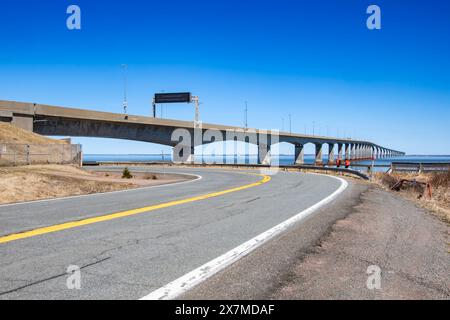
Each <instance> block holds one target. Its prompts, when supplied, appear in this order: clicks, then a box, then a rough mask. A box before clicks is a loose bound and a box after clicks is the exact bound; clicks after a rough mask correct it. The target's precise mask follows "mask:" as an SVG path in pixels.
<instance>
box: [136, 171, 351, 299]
mask: <svg viewBox="0 0 450 320" xmlns="http://www.w3.org/2000/svg"><path fill="white" fill-rule="evenodd" d="M327 177H331V178H334V179H337V180H339V181H340V182H341V185H340V187H339V188H338V189H337V190H336V191H334V192H333V193H332V194H331V195H329V196H328V197H326V198H324V199H322V200H321V201H319V202H317V203H316V204H314V205H312V206H311V207H309V208H308V209H305V210H303V211H301V212H299V213H297V214H296V215H295V216H293V217H291V218H289V219H287V220H285V221H284V222H282V223H280V224H278V225H277V226H275V227H273V228H271V229H269V230H267V231H265V232H263V233H261V234H259V235H257V236H256V237H254V238H253V239H250V240H249V241H247V242H245V243H243V244H241V245H239V246H238V247H236V248H234V249H232V250H230V251H228V252H226V253H224V254H223V255H221V256H220V257H218V258H216V259H214V260H211V261H209V262H207V263H205V264H204V265H202V266H200V267H198V268H197V269H195V270H193V271H191V272H189V273H187V274H185V275H184V276H181V277H180V278H178V279H176V280H174V281H172V282H170V283H168V284H167V285H165V286H163V287H161V288H159V289H157V290H155V291H153V292H151V293H149V294H148V295H146V296H144V297H142V298H140V299H139V300H170V299H174V298H176V297H177V296H180V295H181V294H183V293H185V292H186V291H188V290H190V289H192V288H193V287H195V286H196V285H198V284H199V283H201V282H203V281H205V280H206V279H208V278H209V277H211V276H213V275H214V274H216V273H218V272H219V271H221V270H223V269H225V268H226V267H228V266H229V265H231V264H233V263H234V262H236V261H238V260H239V259H241V258H242V257H244V256H246V255H248V254H249V253H250V252H252V251H253V250H255V249H256V248H258V247H259V246H261V245H263V244H264V243H266V242H267V241H269V240H270V239H272V238H273V237H275V236H277V235H279V234H280V233H282V232H283V231H285V230H286V229H287V228H289V227H290V226H292V225H293V224H295V223H297V222H299V221H301V220H303V219H304V218H306V217H307V216H309V215H310V214H312V213H313V212H314V211H316V210H317V209H319V208H320V207H322V206H324V205H326V204H328V203H330V202H331V201H333V200H334V199H335V198H336V197H337V196H338V195H339V194H340V193H342V192H343V191H344V190H345V189H347V187H348V182H347V181H346V180H344V179H342V178H339V177H333V176H327Z"/></svg>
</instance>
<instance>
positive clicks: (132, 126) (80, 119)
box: [0, 100, 404, 165]
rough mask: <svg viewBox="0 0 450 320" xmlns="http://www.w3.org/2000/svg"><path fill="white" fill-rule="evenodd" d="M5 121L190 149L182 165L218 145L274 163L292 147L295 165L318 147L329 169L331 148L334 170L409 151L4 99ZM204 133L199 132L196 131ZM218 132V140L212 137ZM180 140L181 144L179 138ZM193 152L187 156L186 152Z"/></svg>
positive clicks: (0, 111)
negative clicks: (251, 147)
mask: <svg viewBox="0 0 450 320" xmlns="http://www.w3.org/2000/svg"><path fill="white" fill-rule="evenodd" d="M0 121H6V122H11V123H12V124H13V125H15V126H17V127H20V128H23V129H26V130H29V131H33V132H35V133H38V134H42V135H47V136H72V137H98V138H113V139H126V140H135V141H145V142H151V143H158V144H162V145H167V146H172V147H175V146H180V145H182V146H183V145H185V146H186V147H187V148H182V149H174V152H176V153H178V158H179V159H181V162H191V161H193V155H194V147H195V146H197V145H201V144H208V143H212V142H217V141H222V140H223V141H225V140H235V141H244V142H248V143H254V144H256V145H257V146H258V162H259V163H264V164H267V163H270V149H271V146H272V144H273V143H278V142H288V143H291V144H293V145H294V146H295V163H296V164H303V163H304V146H305V145H306V144H307V143H312V144H314V145H315V159H316V160H315V162H316V164H317V165H321V164H323V160H322V154H323V146H324V145H327V146H328V148H327V150H326V151H327V152H328V164H329V165H334V164H335V162H336V160H337V159H340V160H343V159H350V160H352V161H358V160H363V159H373V158H386V157H392V156H400V155H404V153H403V152H400V151H397V150H392V149H389V148H386V147H382V146H380V145H377V144H375V143H373V142H369V141H362V140H353V139H342V138H334V137H323V136H311V135H301V134H295V133H287V132H279V133H277V134H276V139H274V138H273V137H274V136H273V135H271V132H270V131H267V130H259V129H249V128H242V127H233V126H225V125H216V124H208V123H202V124H199V123H194V122H192V121H179V120H169V119H159V118H153V117H143V116H135V115H124V114H118V113H108V112H99V111H91V110H84V109H74V108H65V107H57V106H49V105H42V104H36V103H24V102H15V101H2V100H0ZM196 128H197V129H199V130H197V131H196V130H195V129H196ZM180 130H182V131H184V132H186V133H189V135H190V137H192V139H191V140H190V141H186V139H184V140H183V139H182V137H181V135H179V134H178V133H177V132H180ZM208 130H209V131H210V132H211V131H213V132H218V133H221V134H222V137H224V139H219V140H218V139H217V135H214V134H212V135H211V134H208ZM198 131H200V132H201V134H202V137H203V139H201V141H200V142H199V140H196V139H195V138H194V137H195V133H196V132H198ZM174 137H175V139H174ZM186 150H187V151H186Z"/></svg>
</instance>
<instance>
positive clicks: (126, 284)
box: [0, 167, 342, 299]
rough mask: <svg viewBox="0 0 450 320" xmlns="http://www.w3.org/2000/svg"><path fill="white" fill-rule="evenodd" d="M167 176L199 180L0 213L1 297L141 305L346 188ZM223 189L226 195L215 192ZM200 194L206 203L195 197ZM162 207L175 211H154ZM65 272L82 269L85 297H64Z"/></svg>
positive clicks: (289, 177) (306, 180)
mask: <svg viewBox="0 0 450 320" xmlns="http://www.w3.org/2000/svg"><path fill="white" fill-rule="evenodd" d="M104 169H105V168H102V170H104ZM110 169H111V170H113V168H110ZM134 170H139V171H145V170H149V171H150V170H151V171H155V169H154V168H147V169H146V168H145V167H139V168H136V169H134ZM170 171H171V172H179V173H189V174H194V175H199V176H201V179H197V180H195V181H192V182H188V183H181V184H174V185H166V186H158V187H149V188H142V189H135V190H129V191H123V192H115V193H107V194H98V195H90V196H82V197H74V198H66V199H58V200H50V201H38V202H30V203H23V204H15V205H4V206H0V299H139V298H142V297H145V296H147V295H148V294H150V293H151V292H154V290H157V289H159V288H161V287H163V286H165V285H166V284H168V283H170V282H171V281H173V280H175V279H178V278H179V277H181V276H183V275H185V274H186V273H188V272H191V271H192V270H194V269H196V268H198V267H199V266H201V265H203V264H205V263H207V262H208V261H211V260H213V259H215V258H217V257H219V256H221V255H223V254H224V253H226V252H228V251H229V250H231V249H233V248H236V247H238V246H239V245H241V244H242V243H244V242H246V241H248V240H249V239H252V238H253V237H256V236H257V235H259V234H261V233H263V232H265V231H266V230H269V229H271V228H273V227H274V226H276V225H278V224H280V223H282V222H283V221H286V220H287V219H289V218H291V217H293V216H295V215H297V214H298V213H299V212H301V211H303V210H305V209H308V208H309V207H311V206H313V205H314V204H316V203H318V202H320V201H321V200H323V199H324V198H327V197H328V196H330V195H331V194H333V193H334V192H336V190H338V189H339V188H340V187H341V184H342V183H341V181H339V180H337V179H335V178H332V177H327V176H321V175H312V174H299V173H285V172H280V173H278V174H276V175H274V176H272V177H271V179H270V181H264V183H261V180H262V177H261V176H259V175H255V174H246V173H244V172H237V171H235V172H230V171H220V170H208V169H186V168H179V169H175V168H171V169H170ZM266 180H267V179H266ZM243 186H247V187H245V188H242V187H243ZM223 190H231V191H230V192H227V193H223V194H220V193H219V194H215V193H217V192H220V191H223ZM205 194H209V195H211V196H210V197H206V198H202V197H199V196H202V195H205ZM185 199H191V200H190V201H187V202H186V201H185V202H183V200H185ZM168 202H173V205H170V206H168V207H164V206H163V207H159V206H158V207H155V208H154V206H157V205H159V204H162V203H168ZM147 207H151V208H152V209H151V210H150V211H149V210H145V209H144V210H141V211H142V212H139V213H136V214H133V215H129V216H124V217H119V218H116V219H111V220H105V221H100V222H96V223H89V224H86V225H80V226H75V227H72V228H69V229H65V230H59V231H58V230H57V231H55V232H41V233H37V234H36V235H33V234H30V235H29V236H27V237H25V238H23V239H16V240H14V239H13V240H7V241H4V242H3V243H1V242H2V241H1V239H9V238H7V237H5V236H8V235H11V234H17V233H20V232H24V231H28V230H35V229H38V228H42V227H47V226H53V225H59V224H63V223H67V222H72V221H80V220H81V221H84V220H86V219H90V218H92V217H98V216H108V215H110V214H114V213H117V212H129V211H130V210H133V209H137V208H147ZM133 212H134V211H133ZM44 230H46V229H44ZM69 265H77V266H79V267H81V285H82V288H81V290H69V289H67V286H66V281H67V277H68V275H67V274H66V270H67V267H68V266H69Z"/></svg>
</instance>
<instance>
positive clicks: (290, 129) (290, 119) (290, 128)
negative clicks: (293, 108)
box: [289, 114, 292, 134]
mask: <svg viewBox="0 0 450 320" xmlns="http://www.w3.org/2000/svg"><path fill="white" fill-rule="evenodd" d="M289 134H292V115H291V114H289Z"/></svg>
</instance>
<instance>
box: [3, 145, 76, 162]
mask: <svg viewBox="0 0 450 320" xmlns="http://www.w3.org/2000/svg"><path fill="white" fill-rule="evenodd" d="M28 164H74V165H81V164H82V149H81V145H79V144H10V143H8V144H1V143H0V166H18V165H28Z"/></svg>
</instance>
